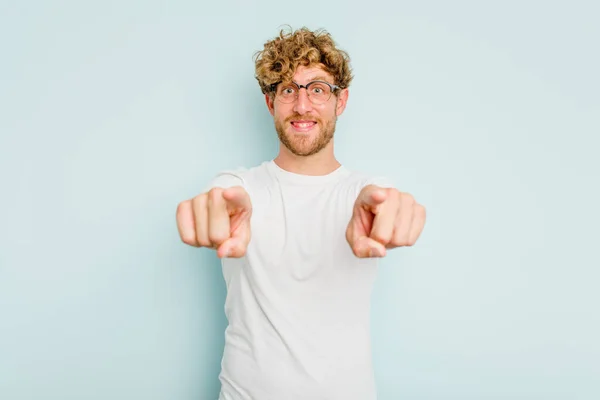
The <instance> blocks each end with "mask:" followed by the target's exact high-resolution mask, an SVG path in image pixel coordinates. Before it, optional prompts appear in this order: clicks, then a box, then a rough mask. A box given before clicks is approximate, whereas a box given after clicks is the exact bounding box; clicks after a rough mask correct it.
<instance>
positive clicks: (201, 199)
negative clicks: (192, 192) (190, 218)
mask: <svg viewBox="0 0 600 400" xmlns="http://www.w3.org/2000/svg"><path fill="white" fill-rule="evenodd" d="M191 203H192V206H193V208H194V209H195V210H197V209H199V208H200V207H203V206H205V205H206V193H202V194H199V195H198V196H196V197H194V198H193V199H192V201H191Z"/></svg>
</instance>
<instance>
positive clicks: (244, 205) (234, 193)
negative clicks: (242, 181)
mask: <svg viewBox="0 0 600 400" xmlns="http://www.w3.org/2000/svg"><path fill="white" fill-rule="evenodd" d="M223 198H224V199H225V200H226V203H227V208H228V210H229V211H234V210H250V209H251V208H252V203H251V202H250V196H248V192H246V190H245V189H244V188H243V187H241V186H233V187H230V188H227V189H225V190H224V191H223Z"/></svg>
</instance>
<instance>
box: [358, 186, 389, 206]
mask: <svg viewBox="0 0 600 400" xmlns="http://www.w3.org/2000/svg"><path fill="white" fill-rule="evenodd" d="M386 198H387V192H386V191H385V190H384V189H383V188H380V187H379V186H375V185H368V186H365V187H364V188H363V190H361V192H360V194H359V196H358V199H357V203H358V205H359V206H367V207H369V208H373V207H376V206H378V205H379V204H381V203H383V202H384V201H385V200H386Z"/></svg>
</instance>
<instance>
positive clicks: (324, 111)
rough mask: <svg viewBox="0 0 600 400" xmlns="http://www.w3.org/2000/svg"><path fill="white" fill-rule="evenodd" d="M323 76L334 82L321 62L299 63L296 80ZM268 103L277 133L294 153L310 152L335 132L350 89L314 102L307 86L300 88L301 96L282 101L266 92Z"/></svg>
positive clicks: (315, 151) (309, 153) (300, 80)
mask: <svg viewBox="0 0 600 400" xmlns="http://www.w3.org/2000/svg"><path fill="white" fill-rule="evenodd" d="M315 80H321V81H326V82H329V83H331V84H335V82H334V80H333V77H332V76H331V75H330V74H329V73H327V72H325V71H324V70H323V69H322V68H321V67H319V66H311V67H304V66H299V67H298V69H297V70H296V73H295V74H294V77H293V81H294V82H296V83H297V84H299V85H306V84H307V83H309V82H312V81H315ZM265 99H266V101H267V106H268V107H269V111H270V112H271V115H273V119H274V121H275V130H276V131H277V136H279V140H280V141H281V143H283V145H284V146H285V147H286V148H287V149H288V150H289V151H290V152H291V153H292V154H294V155H297V156H305V157H306V156H310V155H313V154H316V153H318V152H319V151H321V150H322V149H323V148H325V147H326V146H327V145H328V144H329V142H330V141H331V139H332V138H333V133H334V132H335V123H336V121H337V117H338V116H340V115H341V114H342V112H343V111H344V109H345V108H346V101H347V99H348V89H343V90H341V91H338V93H337V96H336V94H335V93H334V94H332V95H331V98H330V99H329V100H328V101H327V102H325V103H323V104H313V103H312V102H311V101H310V99H309V98H308V94H307V92H306V89H300V91H299V93H298V99H296V101H294V102H292V103H282V102H281V101H279V100H278V99H277V97H271V96H270V95H269V94H266V95H265Z"/></svg>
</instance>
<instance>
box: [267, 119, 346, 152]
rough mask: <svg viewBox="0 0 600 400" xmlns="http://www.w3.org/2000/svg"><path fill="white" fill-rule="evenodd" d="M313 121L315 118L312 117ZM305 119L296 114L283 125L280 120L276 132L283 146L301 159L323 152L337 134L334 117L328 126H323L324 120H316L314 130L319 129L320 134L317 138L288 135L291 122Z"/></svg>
mask: <svg viewBox="0 0 600 400" xmlns="http://www.w3.org/2000/svg"><path fill="white" fill-rule="evenodd" d="M310 118H311V119H313V118H314V117H312V116H311V117H310ZM301 119H305V118H303V117H302V115H300V114H294V115H292V116H290V117H288V118H286V119H285V121H284V122H283V123H282V122H281V121H279V120H276V121H275V130H276V131H277V136H278V137H279V140H280V141H281V143H283V145H284V146H285V147H286V148H287V149H288V150H289V151H290V152H291V153H292V154H294V155H296V156H301V157H308V156H311V155H313V154H316V153H318V152H320V151H321V150H323V149H324V148H325V146H327V144H329V142H330V141H331V139H333V134H334V132H335V123H336V120H337V117H335V116H334V117H333V118H332V119H330V120H328V121H327V123H326V124H323V120H321V119H319V118H314V120H315V121H316V125H315V127H314V128H313V129H317V128H318V129H319V134H318V135H317V136H316V137H314V138H313V137H312V136H311V135H294V134H293V133H291V134H288V133H287V132H286V129H289V128H290V124H291V121H294V120H301Z"/></svg>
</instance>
